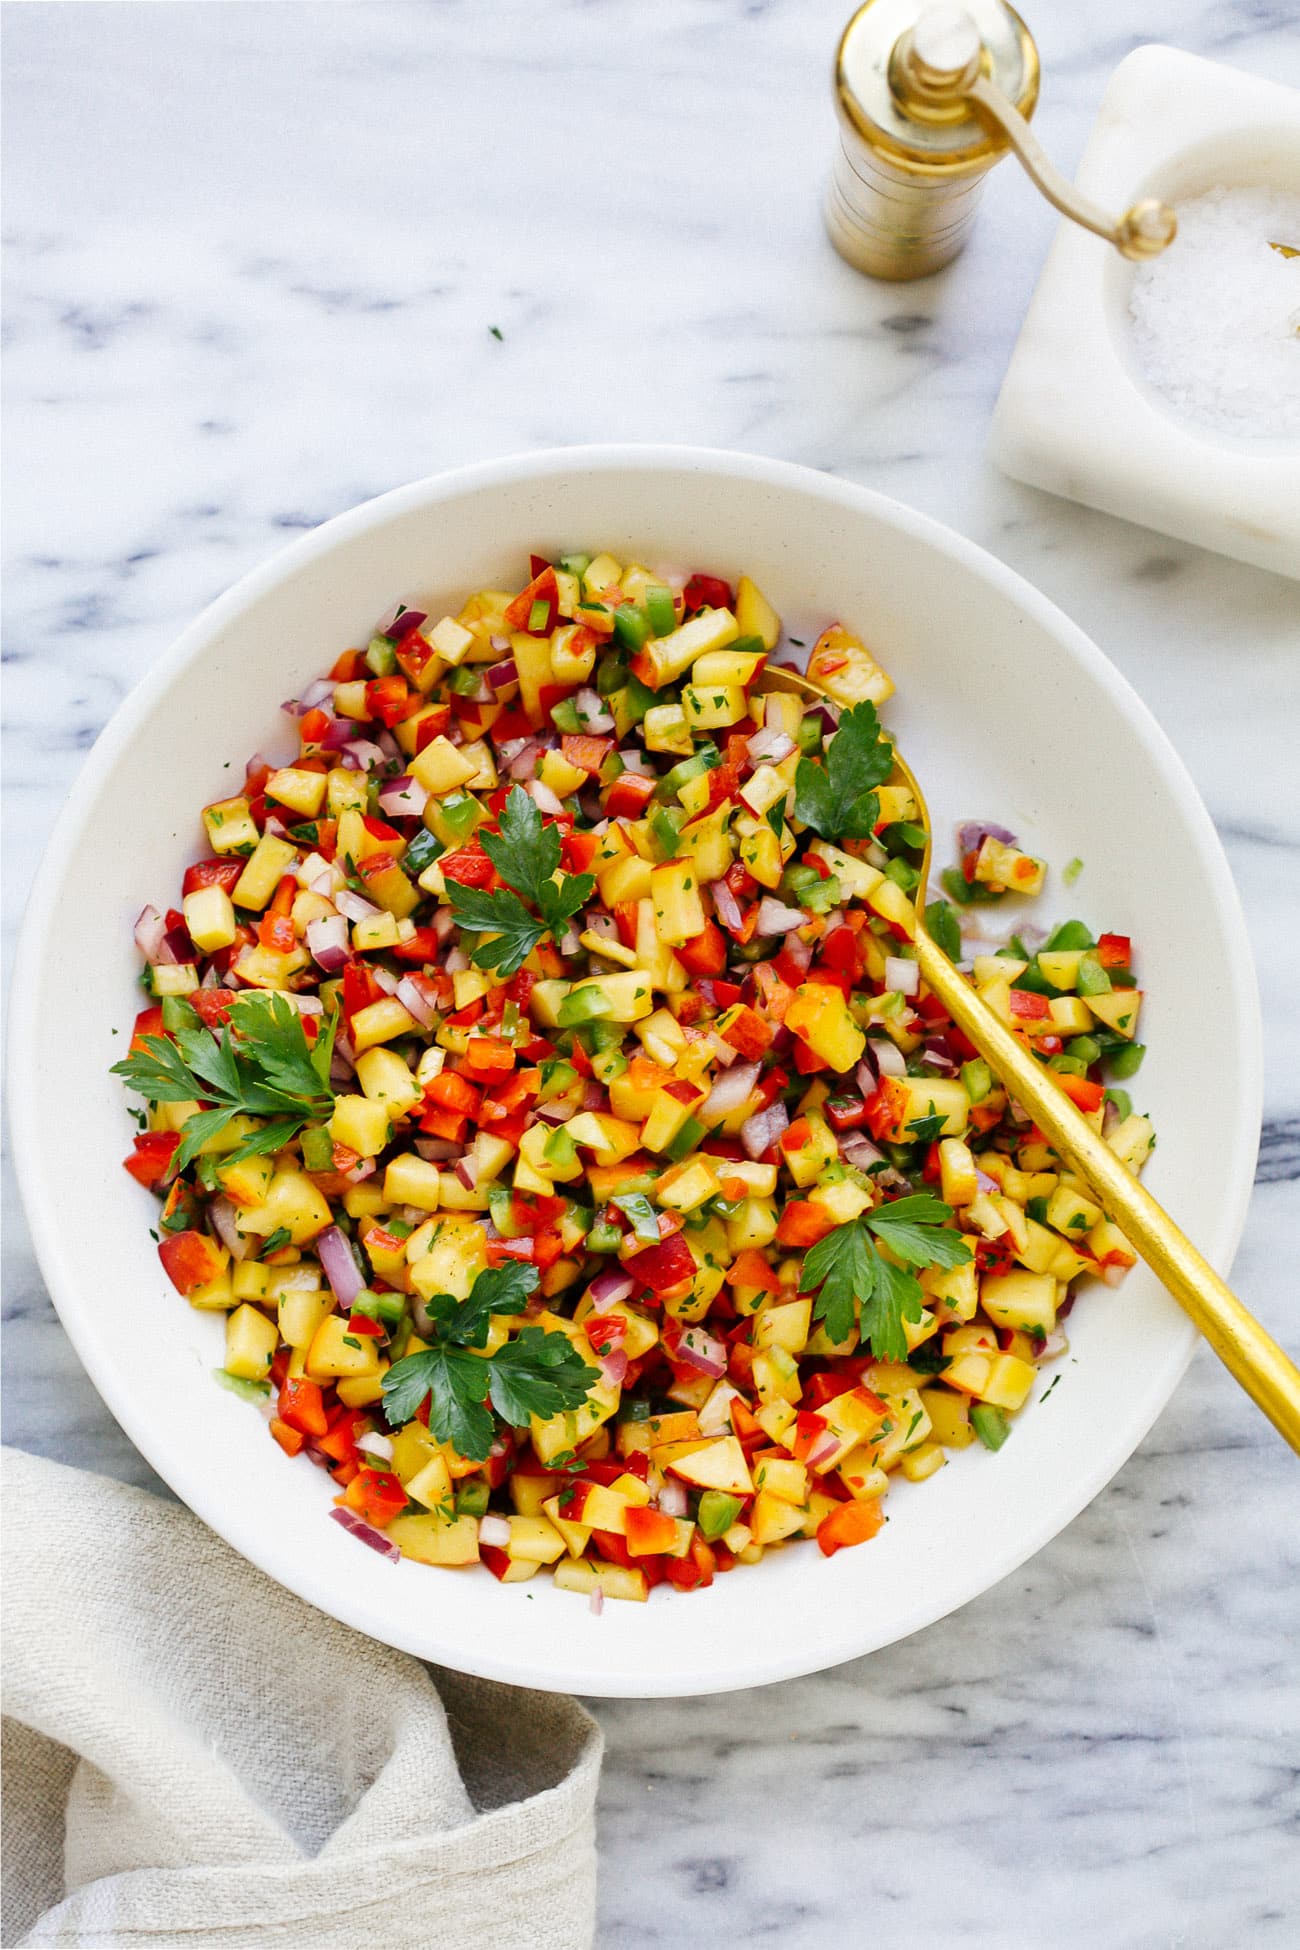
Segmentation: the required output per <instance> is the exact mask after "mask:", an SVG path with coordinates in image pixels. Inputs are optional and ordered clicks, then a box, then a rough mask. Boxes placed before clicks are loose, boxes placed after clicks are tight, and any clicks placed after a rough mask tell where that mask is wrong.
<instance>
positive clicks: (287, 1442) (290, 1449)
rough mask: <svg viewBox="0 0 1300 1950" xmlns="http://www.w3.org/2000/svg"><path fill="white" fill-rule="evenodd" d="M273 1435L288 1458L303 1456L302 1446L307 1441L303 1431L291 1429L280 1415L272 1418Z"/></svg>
mask: <svg viewBox="0 0 1300 1950" xmlns="http://www.w3.org/2000/svg"><path fill="white" fill-rule="evenodd" d="M271 1434H272V1435H273V1436H274V1437H275V1439H276V1441H277V1442H278V1443H279V1445H280V1447H281V1448H282V1449H283V1450H284V1453H285V1455H286V1456H297V1455H301V1453H302V1445H303V1442H304V1440H305V1438H304V1436H303V1433H302V1430H301V1429H291V1428H290V1427H289V1424H288V1423H287V1422H282V1421H281V1420H280V1418H279V1416H278V1415H273V1416H272V1417H271Z"/></svg>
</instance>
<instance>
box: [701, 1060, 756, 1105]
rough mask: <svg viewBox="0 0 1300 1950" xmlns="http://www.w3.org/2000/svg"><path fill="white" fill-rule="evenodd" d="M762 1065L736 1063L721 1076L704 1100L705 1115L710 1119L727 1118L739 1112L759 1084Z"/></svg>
mask: <svg viewBox="0 0 1300 1950" xmlns="http://www.w3.org/2000/svg"><path fill="white" fill-rule="evenodd" d="M760 1068H761V1065H759V1064H757V1063H736V1064H734V1065H733V1066H732V1068H731V1069H730V1070H728V1071H726V1072H725V1074H724V1075H722V1076H720V1077H719V1078H718V1080H717V1082H716V1083H715V1084H714V1086H713V1088H712V1090H710V1092H709V1094H708V1096H707V1097H706V1098H705V1100H704V1115H705V1116H706V1117H710V1118H718V1117H726V1116H728V1115H729V1114H730V1113H731V1112H732V1111H733V1110H739V1108H740V1106H741V1105H742V1104H743V1103H744V1101H745V1099H746V1098H747V1097H748V1096H749V1095H750V1093H751V1092H752V1090H753V1088H754V1085H755V1084H756V1083H757V1082H758V1078H759V1071H760Z"/></svg>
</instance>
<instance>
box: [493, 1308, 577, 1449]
mask: <svg viewBox="0 0 1300 1950" xmlns="http://www.w3.org/2000/svg"><path fill="white" fill-rule="evenodd" d="M488 1368H489V1371H490V1377H491V1379H490V1386H491V1390H492V1406H493V1407H494V1408H495V1409H496V1411H497V1414H498V1415H500V1416H501V1418H502V1420H503V1421H506V1422H509V1423H510V1424H511V1426H512V1427H514V1428H520V1427H522V1426H523V1425H524V1424H525V1423H526V1422H527V1421H528V1418H529V1416H530V1415H540V1416H541V1417H542V1418H543V1419H544V1420H549V1418H550V1417H551V1416H552V1415H558V1414H559V1413H560V1411H561V1410H562V1409H566V1408H577V1407H578V1406H579V1405H580V1404H581V1403H582V1402H585V1401H586V1399H587V1395H588V1393H589V1391H590V1390H591V1389H592V1388H593V1387H594V1386H595V1384H596V1382H597V1381H599V1379H600V1373H599V1370H598V1369H596V1368H589V1367H588V1366H587V1364H586V1362H585V1361H584V1360H583V1358H582V1356H581V1355H580V1354H579V1352H578V1350H577V1348H576V1347H574V1345H573V1342H572V1341H571V1340H570V1339H569V1338H568V1336H567V1334H547V1333H544V1332H543V1330H542V1329H541V1328H540V1327H521V1328H520V1330H519V1332H518V1333H517V1334H516V1335H515V1337H514V1339H513V1340H510V1341H507V1342H506V1343H505V1345H504V1347H499V1348H498V1349H497V1351H496V1353H495V1354H494V1355H493V1356H492V1358H491V1360H490V1361H489V1362H488Z"/></svg>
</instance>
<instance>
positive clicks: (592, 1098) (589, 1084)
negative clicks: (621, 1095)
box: [582, 1077, 605, 1110]
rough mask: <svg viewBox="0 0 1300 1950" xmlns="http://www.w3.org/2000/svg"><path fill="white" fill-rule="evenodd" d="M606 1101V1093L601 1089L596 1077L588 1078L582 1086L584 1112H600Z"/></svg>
mask: <svg viewBox="0 0 1300 1950" xmlns="http://www.w3.org/2000/svg"><path fill="white" fill-rule="evenodd" d="M604 1101H605V1092H604V1091H603V1090H602V1089H601V1087H600V1085H599V1084H598V1083H597V1082H596V1079H595V1078H594V1077H588V1078H587V1081H586V1082H585V1083H584V1084H583V1086H582V1108H583V1109H584V1110H599V1109H600V1107H601V1105H602V1104H603V1103H604Z"/></svg>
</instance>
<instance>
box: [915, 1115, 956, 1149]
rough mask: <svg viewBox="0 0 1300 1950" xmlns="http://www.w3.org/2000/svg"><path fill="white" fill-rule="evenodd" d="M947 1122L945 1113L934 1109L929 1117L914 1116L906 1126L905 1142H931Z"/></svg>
mask: <svg viewBox="0 0 1300 1950" xmlns="http://www.w3.org/2000/svg"><path fill="white" fill-rule="evenodd" d="M947 1122H948V1117H947V1113H946V1112H944V1111H935V1112H934V1113H933V1114H932V1115H931V1116H929V1117H914V1118H913V1119H912V1121H911V1123H910V1124H909V1125H908V1127H907V1137H906V1138H905V1140H904V1142H905V1143H907V1144H933V1143H934V1141H935V1139H936V1138H937V1137H938V1135H939V1133H940V1131H942V1129H943V1127H944V1125H945V1124H946V1123H947Z"/></svg>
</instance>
